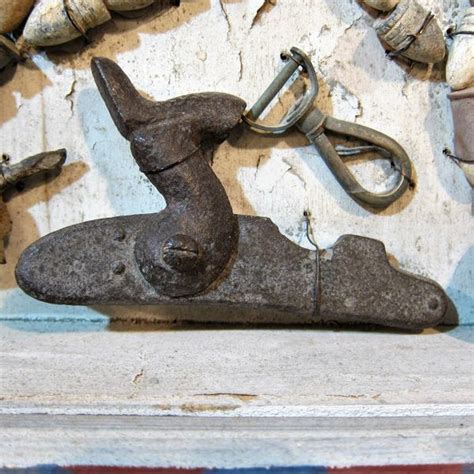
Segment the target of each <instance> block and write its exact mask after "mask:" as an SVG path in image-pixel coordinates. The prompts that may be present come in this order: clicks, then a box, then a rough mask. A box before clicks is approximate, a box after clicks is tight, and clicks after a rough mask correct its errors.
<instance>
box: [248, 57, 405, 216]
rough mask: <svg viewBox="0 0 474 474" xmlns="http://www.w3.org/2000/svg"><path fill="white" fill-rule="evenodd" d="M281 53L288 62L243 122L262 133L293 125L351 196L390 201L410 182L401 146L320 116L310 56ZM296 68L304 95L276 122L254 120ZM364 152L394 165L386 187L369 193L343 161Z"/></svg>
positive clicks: (376, 204) (374, 202)
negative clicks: (335, 138)
mask: <svg viewBox="0 0 474 474" xmlns="http://www.w3.org/2000/svg"><path fill="white" fill-rule="evenodd" d="M282 57H283V59H285V60H286V61H287V64H286V66H285V67H284V68H283V69H282V71H281V72H280V73H279V74H278V76H277V77H276V78H275V79H274V80H273V82H272V83H271V84H270V86H268V88H267V89H266V90H265V92H264V93H263V94H262V96H261V97H260V99H259V100H258V101H257V102H256V104H255V105H254V106H253V107H252V108H251V109H250V111H249V112H247V114H246V115H245V116H244V120H245V122H246V123H247V124H248V125H249V126H250V127H251V129H252V130H254V131H255V132H258V133H261V134H265V135H281V134H283V133H286V132H288V131H289V130H291V129H292V128H293V127H296V128H297V129H298V130H299V131H300V132H301V133H303V134H304V135H305V136H306V138H307V139H308V141H309V142H310V143H312V144H313V145H314V146H315V147H316V149H317V150H318V151H319V153H320V155H321V157H322V158H323V159H324V161H325V162H326V164H327V166H328V167H329V169H330V170H331V171H332V173H333V174H334V176H335V177H336V179H337V180H338V181H339V183H340V184H341V186H342V187H343V188H344V189H345V191H346V192H347V194H348V195H349V196H351V197H352V198H353V199H354V200H355V201H357V202H358V203H359V204H362V205H365V206H369V207H372V208H379V209H380V208H385V207H388V206H390V205H391V204H393V203H394V202H395V201H396V200H397V199H399V198H400V197H401V196H402V195H403V194H404V193H405V191H406V190H407V189H408V187H409V185H410V184H411V183H412V182H413V181H412V172H413V170H412V166H411V162H410V158H409V157H408V155H407V154H406V152H405V150H404V149H403V148H402V147H401V146H400V145H399V144H398V143H397V142H396V141H395V140H393V139H392V138H390V137H388V136H387V135H384V134H383V133H380V132H378V131H377V130H373V129H372V128H369V127H365V126H363V125H359V124H356V123H351V122H345V121H343V120H338V119H336V118H334V117H329V116H327V115H325V114H324V113H323V112H322V111H321V110H320V109H319V108H318V107H317V106H316V104H315V100H316V97H317V95H318V92H319V85H318V80H317V77H316V71H315V69H314V66H313V64H312V63H311V60H310V58H309V57H308V56H307V55H306V53H304V52H303V51H301V50H300V49H298V48H292V49H291V51H290V52H285V53H283V54H282ZM296 71H299V72H302V71H304V72H306V73H307V76H308V79H309V83H310V87H309V88H308V90H307V91H306V92H305V94H304V95H303V96H302V97H300V98H299V99H298V100H297V101H296V103H295V105H294V106H293V107H292V108H291V109H290V110H289V111H288V113H287V114H286V115H285V117H284V118H283V119H282V120H281V121H280V123H278V124H276V125H265V124H263V123H261V122H257V120H258V118H259V117H260V116H261V114H262V113H263V111H264V110H265V109H266V108H267V107H268V105H269V104H270V103H271V102H272V100H273V99H274V98H275V97H277V95H278V93H279V92H280V91H281V89H282V88H283V87H284V85H285V84H286V83H287V82H288V81H289V79H290V78H291V77H292V76H293V74H294V73H295V72H296ZM329 134H332V135H339V136H344V137H346V138H349V139H352V141H354V140H356V141H358V142H360V143H361V144H362V145H361V146H356V147H355V146H350V147H341V146H339V147H335V146H333V144H332V143H331V141H330V140H329V138H328V135H329ZM367 153H375V154H376V155H377V157H379V158H381V159H384V160H388V161H389V162H390V163H391V165H392V167H394V168H395V169H396V171H397V173H398V175H399V176H398V178H399V179H398V181H397V183H396V184H395V185H394V186H393V188H392V189H390V190H389V191H385V192H382V193H374V192H371V191H369V190H367V189H366V188H364V186H362V184H360V183H359V181H358V180H357V179H356V178H355V176H354V175H353V174H352V173H351V171H350V170H349V168H348V167H347V165H346V164H345V160H346V159H347V158H349V157H351V156H355V155H363V154H367Z"/></svg>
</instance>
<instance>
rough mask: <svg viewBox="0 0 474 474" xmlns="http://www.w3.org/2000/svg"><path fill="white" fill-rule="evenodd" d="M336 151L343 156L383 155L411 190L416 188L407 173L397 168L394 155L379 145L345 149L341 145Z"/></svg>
mask: <svg viewBox="0 0 474 474" xmlns="http://www.w3.org/2000/svg"><path fill="white" fill-rule="evenodd" d="M336 151H337V152H338V153H339V155H341V156H356V155H361V154H363V153H369V152H376V153H379V154H380V155H382V157H383V158H385V159H387V160H390V165H391V167H392V169H394V170H395V171H397V172H398V173H399V174H400V175H401V176H403V178H405V179H406V180H407V181H408V185H409V186H410V187H411V188H414V187H415V185H416V183H415V181H414V180H413V179H411V178H410V177H409V176H407V175H406V173H404V172H403V170H402V169H401V168H400V167H399V166H397V164H396V163H395V161H394V160H393V155H392V154H391V153H390V152H389V151H387V150H386V149H385V148H382V147H380V146H377V145H368V146H358V147H344V146H341V145H338V146H336Z"/></svg>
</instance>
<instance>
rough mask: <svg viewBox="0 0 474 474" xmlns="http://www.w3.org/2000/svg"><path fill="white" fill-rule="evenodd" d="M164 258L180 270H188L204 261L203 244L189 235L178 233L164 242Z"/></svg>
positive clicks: (168, 263)
mask: <svg viewBox="0 0 474 474" xmlns="http://www.w3.org/2000/svg"><path fill="white" fill-rule="evenodd" d="M162 251H163V260H164V261H165V263H166V264H167V265H169V266H170V267H171V268H173V269H174V270H177V271H178V272H188V271H190V270H193V269H195V268H196V267H197V265H198V264H199V263H200V262H201V261H202V256H203V250H202V248H201V246H200V245H199V244H198V243H197V242H196V241H195V240H194V239H193V238H191V237H189V236H188V235H182V234H177V235H174V236H173V237H170V238H169V239H168V240H167V241H166V242H165V243H164V244H163V249H162Z"/></svg>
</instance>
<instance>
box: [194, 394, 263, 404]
mask: <svg viewBox="0 0 474 474" xmlns="http://www.w3.org/2000/svg"><path fill="white" fill-rule="evenodd" d="M195 396H196V397H232V398H237V399H238V400H241V401H242V402H249V401H250V400H255V399H256V398H258V395H255V394H253V393H233V392H216V393H197V394H196V395H195Z"/></svg>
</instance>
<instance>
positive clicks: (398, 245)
mask: <svg viewBox="0 0 474 474" xmlns="http://www.w3.org/2000/svg"><path fill="white" fill-rule="evenodd" d="M423 3H424V4H425V5H426V6H427V7H430V8H431V9H432V10H433V12H434V13H436V15H437V18H438V19H439V21H440V23H441V25H442V27H443V28H444V29H446V28H447V27H448V26H449V25H451V24H452V23H453V22H456V20H457V19H458V18H459V15H460V14H461V12H462V11H463V9H464V7H466V6H467V5H468V3H469V2H468V1H467V0H465V1H459V2H453V1H451V0H443V1H439V0H425V1H424V2H423ZM273 4H274V5H273ZM372 22H373V17H372V16H371V15H370V14H369V12H368V11H365V10H364V9H363V8H362V6H361V3H360V2H357V1H336V0H303V1H301V0H299V1H294V0H279V1H278V2H270V1H267V2H264V1H263V0H242V1H237V0H236V1H226V0H222V1H209V0H195V1H186V0H184V1H183V2H182V4H181V7H180V8H177V9H168V10H165V11H164V12H163V13H162V14H161V15H158V16H156V15H155V16H149V17H146V18H142V19H139V20H136V21H135V20H124V19H119V18H114V20H113V21H111V22H110V23H108V24H106V25H104V26H103V27H101V28H99V29H98V30H97V31H95V32H93V33H92V35H91V37H92V44H91V45H90V46H88V47H86V48H85V49H84V50H82V51H81V53H80V54H69V55H68V54H54V53H41V54H39V55H36V56H35V57H34V58H33V60H32V62H30V63H29V64H28V65H26V66H20V67H18V70H17V71H16V74H15V76H14V77H12V78H10V79H9V80H6V81H5V80H4V81H5V82H6V83H4V84H3V85H2V87H1V88H0V103H1V109H0V150H1V151H2V152H4V153H8V154H9V155H11V156H12V158H13V159H14V160H15V159H20V158H22V157H25V156H27V155H29V154H34V153H37V152H39V151H43V150H47V149H53V148H58V147H66V148H67V150H68V152H69V158H68V165H67V166H66V168H65V170H64V173H63V174H62V176H61V177H60V178H59V179H57V180H56V181H54V182H52V183H50V184H48V185H45V186H43V187H41V188H39V189H35V190H32V191H28V192H26V193H24V194H22V195H21V196H19V197H17V198H16V199H13V200H11V201H10V202H9V204H8V207H9V209H10V212H11V215H12V217H13V219H14V231H13V233H12V235H11V239H10V244H9V246H8V251H7V257H8V261H9V263H8V265H7V266H6V267H1V268H0V288H1V289H0V308H1V313H2V315H3V316H4V317H13V318H17V317H22V316H25V315H28V316H31V315H36V316H40V315H46V316H48V317H51V316H58V317H60V316H61V315H64V314H68V315H69V316H71V315H74V316H79V315H80V316H81V317H82V316H85V315H94V311H93V310H88V309H69V308H56V307H51V306H45V305H44V304H41V303H36V302H34V301H32V300H31V299H30V298H28V297H26V296H24V295H23V294H22V293H21V291H20V290H18V288H17V287H16V284H15V280H14V276H13V270H14V266H15V261H16V260H17V258H18V256H19V254H20V252H21V251H22V250H23V249H24V248H25V247H26V246H27V245H28V244H29V243H31V242H33V241H34V240H35V239H37V238H38V237H40V236H41V235H44V234H46V233H48V232H51V231H53V230H56V229H60V228H62V227H64V226H66V225H70V224H75V223H78V222H82V221H85V220H89V219H95V218H100V217H108V216H115V215H123V214H131V213H145V212H154V211H158V210H160V209H161V208H162V207H163V205H164V201H163V199H162V198H161V196H160V195H158V193H157V192H155V190H154V189H153V188H152V186H151V185H150V184H149V183H148V182H147V181H146V179H145V178H144V177H143V176H142V175H141V174H140V173H139V171H138V169H137V166H136V165H135V163H134V161H133V160H132V158H131V156H130V152H129V147H128V143H127V142H126V141H125V140H124V139H123V138H122V137H121V136H120V134H119V132H118V131H117V129H116V128H115V126H114V125H113V123H112V120H111V118H110V116H109V114H108V112H107V110H106V108H105V105H104V103H103V102H102V100H101V98H100V96H99V93H98V92H97V89H96V87H95V84H94V82H93V79H92V75H91V72H90V68H89V63H90V59H91V58H92V57H93V56H97V55H99V56H106V57H109V58H112V59H114V60H116V61H118V63H119V64H120V65H121V66H122V67H123V68H124V69H125V71H126V72H127V74H128V75H129V76H130V77H131V78H132V80H133V81H134V83H135V84H136V85H137V87H138V88H139V89H140V90H142V91H144V92H145V93H146V94H148V95H150V96H152V97H153V98H155V99H158V100H160V99H167V98H169V97H173V96H176V95H180V94H185V93H188V92H198V91H204V90H218V91H225V92H229V93H232V94H236V95H238V96H241V97H243V98H244V99H245V100H247V102H248V103H249V104H251V103H253V101H255V100H256V99H257V97H258V96H259V94H260V93H261V92H262V91H263V89H264V87H266V85H267V84H268V83H269V82H270V80H271V79H272V78H273V77H274V76H275V73H276V71H277V70H278V68H279V67H281V64H280V60H279V53H280V51H282V50H283V49H288V48H289V47H291V46H293V45H295V46H299V47H300V48H302V49H304V50H306V51H307V52H308V53H310V55H311V56H312V58H313V60H314V63H315V65H316V66H317V68H318V70H319V73H320V80H321V83H322V91H321V94H320V104H321V105H322V107H323V108H324V109H325V110H327V111H329V112H331V113H333V114H334V115H335V116H337V117H339V118H341V119H345V120H350V121H356V122H358V123H361V124H365V125H368V126H371V127H374V128H376V129H378V130H380V131H383V132H385V133H387V134H389V135H391V136H392V137H394V138H395V139H397V140H398V141H399V142H400V143H401V144H402V145H403V146H404V147H405V148H406V150H407V152H408V154H409V155H410V157H411V158H412V160H413V163H414V166H415V169H416V174H417V182H418V186H417V188H416V190H415V192H413V193H409V195H408V196H407V197H406V198H405V199H403V200H402V201H401V202H399V203H397V204H395V205H394V206H392V207H390V208H389V209H388V210H386V211H384V212H381V213H378V214H374V213H371V212H369V211H367V210H365V209H363V208H361V207H360V206H358V205H357V204H355V203H354V202H353V201H352V200H351V199H350V198H349V197H348V196H347V195H346V194H345V193H344V191H343V190H342V189H341V187H340V186H339V185H338V184H337V183H336V181H335V179H334V178H333V176H332V175H331V173H330V172H329V171H328V169H327V168H326V166H325V164H324V163H323V162H322V161H321V159H320V158H319V157H318V155H317V153H316V151H315V150H314V148H313V147H311V146H307V145H306V143H305V139H304V137H302V136H301V135H299V134H297V132H294V133H292V134H289V135H288V136H286V137H284V138H281V139H271V138H261V137H259V136H255V135H253V134H251V133H250V132H248V131H246V132H245V133H243V134H242V135H238V134H236V135H235V136H234V137H232V139H231V140H230V141H229V142H226V143H225V144H224V145H222V146H221V147H220V149H219V150H218V152H217V154H216V159H215V165H214V169H215V171H216V173H217V174H218V175H219V177H220V179H221V180H222V181H223V183H224V185H225V187H226V190H227V192H228V194H229V196H230V199H231V202H232V205H233V207H234V210H235V212H237V213H246V214H252V215H254V214H256V215H263V216H268V217H270V218H271V219H273V220H274V221H275V223H276V224H277V225H278V226H279V228H280V230H281V231H282V232H283V233H284V234H285V235H286V236H288V237H289V238H290V239H292V240H294V241H295V242H298V243H300V244H303V245H307V241H306V238H305V232H304V225H303V224H304V218H303V212H304V210H306V209H307V210H310V211H311V213H312V216H313V222H312V224H313V231H314V234H315V236H316V239H317V241H318V243H319V245H320V246H322V247H325V246H329V245H332V244H333V243H334V242H335V241H336V239H337V238H338V237H339V236H340V235H341V234H344V233H356V234H360V235H366V236H370V237H374V238H377V239H380V240H382V241H384V242H385V244H386V246H387V249H388V251H389V252H390V253H392V254H393V255H394V256H395V257H396V258H397V259H398V260H399V263H400V265H402V266H403V267H404V268H406V269H407V270H411V271H414V272H417V273H420V274H422V275H426V276H428V277H430V278H433V279H435V280H437V281H439V282H440V283H441V284H442V285H443V286H444V287H445V288H446V289H447V291H448V294H449V295H450V297H451V298H452V299H453V301H454V302H455V304H456V306H457V308H458V311H459V316H460V320H461V321H462V322H463V323H468V322H474V309H473V307H474V304H473V301H474V294H473V292H474V284H473V273H472V272H473V266H474V262H473V258H474V256H473V252H474V250H473V230H474V220H473V219H472V216H471V213H470V206H471V194H470V188H469V185H468V183H467V182H466V180H465V178H464V176H463V173H462V172H461V170H460V169H458V168H457V167H456V166H455V165H454V164H453V163H451V162H449V161H447V159H446V158H445V157H444V156H443V153H442V150H443V148H445V147H446V146H448V147H451V148H452V119H451V115H450V106H449V102H448V99H447V97H446V94H447V92H448V88H447V86H446V84H444V83H443V81H442V74H441V73H440V71H439V70H436V69H434V70H433V69H431V68H426V67H420V68H415V69H414V70H412V71H411V72H407V69H406V68H403V67H401V66H400V65H398V64H397V63H395V62H392V61H389V60H387V59H386V58H385V56H384V49H383V47H382V46H381V44H380V42H379V41H378V39H377V37H376V34H375V32H374V30H373V29H372V27H371V24H372ZM277 112H279V111H278V110H277ZM358 167H359V168H362V165H359V166H358ZM386 171H387V170H386V169H385V168H384V167H380V166H376V167H373V168H372V169H371V171H370V172H369V173H366V177H367V179H366V182H367V184H368V185H370V184H371V183H372V187H374V186H375V188H376V189H381V188H382V187H383V181H384V180H385V178H386V173H385V172H386ZM111 314H114V313H113V312H111ZM139 314H140V312H139V311H137V316H138V315H139ZM144 316H146V315H144Z"/></svg>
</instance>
